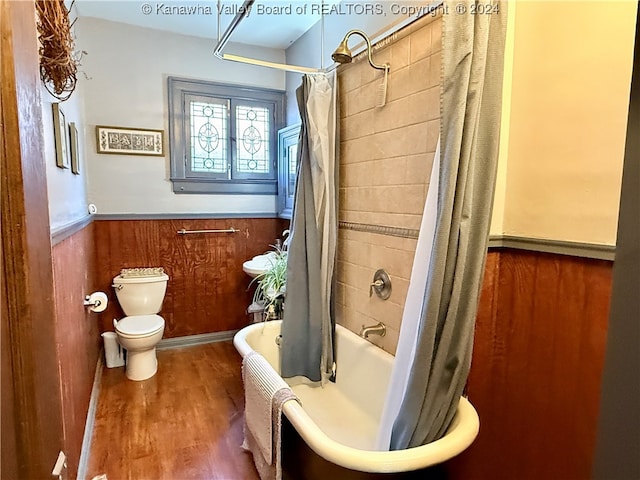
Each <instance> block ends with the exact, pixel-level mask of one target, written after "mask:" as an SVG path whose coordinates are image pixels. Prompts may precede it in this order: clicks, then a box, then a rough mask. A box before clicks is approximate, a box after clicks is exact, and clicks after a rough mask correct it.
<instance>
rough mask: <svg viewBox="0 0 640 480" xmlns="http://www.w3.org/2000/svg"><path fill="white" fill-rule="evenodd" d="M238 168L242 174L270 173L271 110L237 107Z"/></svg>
mask: <svg viewBox="0 0 640 480" xmlns="http://www.w3.org/2000/svg"><path fill="white" fill-rule="evenodd" d="M235 113H236V139H237V140H236V168H237V170H238V172H241V173H269V170H270V168H269V166H270V164H271V142H270V141H269V140H270V138H271V133H270V128H269V109H267V108H261V107H248V106H243V105H238V106H236V112H235Z"/></svg>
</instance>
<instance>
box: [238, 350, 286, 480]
mask: <svg viewBox="0 0 640 480" xmlns="http://www.w3.org/2000/svg"><path fill="white" fill-rule="evenodd" d="M242 379H243V381H244V396H245V407H244V415H245V427H246V429H245V442H244V447H245V448H247V449H248V450H250V451H251V452H252V453H253V457H254V463H255V464H256V467H257V469H258V472H259V473H260V478H262V479H263V480H265V479H267V478H269V479H270V478H277V479H279V478H280V477H281V472H280V424H281V415H282V406H283V405H284V403H285V402H286V401H288V400H291V399H295V398H296V397H295V395H294V394H293V392H291V389H290V388H289V386H288V385H287V384H286V383H285V381H284V380H283V379H282V378H281V377H280V376H279V375H278V374H277V373H276V372H275V370H274V369H273V367H271V365H270V364H269V362H268V361H267V360H266V359H265V358H264V357H263V356H262V355H260V354H259V353H257V352H251V353H249V354H248V355H246V356H245V357H244V358H243V359H242ZM274 445H275V447H276V449H277V452H276V458H275V461H274V455H273V447H274ZM258 450H259V452H258ZM258 456H260V457H262V458H258Z"/></svg>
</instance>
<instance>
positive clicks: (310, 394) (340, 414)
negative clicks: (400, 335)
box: [233, 321, 479, 478]
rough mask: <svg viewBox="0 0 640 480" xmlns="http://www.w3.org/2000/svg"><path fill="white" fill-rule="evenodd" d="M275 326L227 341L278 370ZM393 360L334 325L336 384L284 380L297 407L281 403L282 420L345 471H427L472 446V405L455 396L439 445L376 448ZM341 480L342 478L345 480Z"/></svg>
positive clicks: (242, 332)
mask: <svg viewBox="0 0 640 480" xmlns="http://www.w3.org/2000/svg"><path fill="white" fill-rule="evenodd" d="M281 323H282V322H281V321H271V322H262V323H256V324H253V325H250V326H248V327H245V328H243V329H242V330H240V331H239V332H238V333H237V334H236V335H235V337H234V340H233V343H234V345H235V347H236V349H237V350H238V352H239V353H240V355H242V356H243V357H244V356H245V355H247V354H248V353H249V352H251V351H252V350H255V351H257V352H259V353H260V354H261V355H262V356H263V357H265V359H266V360H267V361H268V362H269V363H270V364H271V366H272V367H273V368H274V370H275V371H276V372H278V373H279V370H280V362H279V355H280V352H279V347H278V345H277V344H276V338H277V337H278V335H279V334H280V325H281ZM393 358H394V357H393V356H392V355H390V354H388V353H387V352H385V351H384V350H382V349H380V348H378V347H376V346H375V345H373V344H372V343H370V342H368V341H367V340H365V339H363V338H361V337H359V336H358V335H356V334H354V333H353V332H351V331H349V330H347V329H346V328H343V327H342V326H340V325H337V326H336V361H337V365H338V367H337V375H336V382H335V383H332V382H329V383H327V384H326V385H325V386H324V387H321V386H320V385H319V384H318V383H316V382H310V381H309V380H308V379H306V378H304V377H293V378H289V379H285V381H286V382H287V383H288V384H289V385H290V387H291V389H292V390H293V392H294V393H295V394H296V395H297V397H298V398H299V399H300V401H301V404H300V403H298V402H296V401H289V402H287V403H285V404H284V407H283V412H284V415H285V417H286V419H287V420H288V421H289V423H290V424H291V425H292V426H293V428H295V431H296V432H297V434H298V435H299V436H300V437H301V438H302V439H303V440H304V443H306V446H308V447H309V448H310V450H312V451H313V452H315V454H317V455H318V456H320V457H321V458H322V459H324V460H326V461H327V462H329V463H330V464H333V465H336V466H338V467H342V468H344V469H348V470H351V471H355V472H368V473H394V472H411V471H415V470H421V469H428V468H429V467H432V466H434V465H437V464H440V463H442V462H444V461H446V460H449V459H450V458H452V457H454V456H456V455H458V454H459V453H460V452H462V451H463V450H465V449H466V448H467V447H468V446H469V445H471V443H472V442H473V441H474V439H475V438H476V436H477V434H478V429H479V421H478V415H477V413H476V411H475V409H474V408H473V406H472V405H471V403H469V401H467V399H465V398H461V399H460V403H459V405H458V411H457V413H456V416H455V417H454V419H453V422H452V424H451V426H450V427H449V430H448V431H447V434H446V435H445V436H444V437H443V438H441V439H440V440H437V441H435V442H432V443H429V444H427V445H422V446H420V447H415V448H409V449H406V450H398V451H390V452H389V451H385V452H380V451H375V450H374V444H375V440H376V434H377V429H378V422H379V420H380V418H381V416H382V409H383V404H384V400H385V394H386V390H387V385H388V382H389V378H390V376H391V368H392V365H393ZM283 428H284V427H283ZM285 433H286V432H283V451H282V461H283V464H285V463H286V462H287V454H288V453H290V452H291V451H292V449H291V448H289V447H286V448H285V446H284V436H285ZM297 450H299V449H297ZM294 463H295V462H294ZM303 463H304V462H303ZM283 468H284V467H283ZM293 478H302V476H300V475H297V476H294V477H293ZM310 478H312V477H310ZM319 478H323V477H319ZM334 478H335V477H334ZM340 478H347V475H342V476H340ZM353 478H356V477H353ZM358 478H360V477H358ZM362 478H369V477H367V476H365V477H362ZM420 478H423V477H420Z"/></svg>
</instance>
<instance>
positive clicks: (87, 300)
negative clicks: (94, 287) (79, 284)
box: [82, 295, 102, 308]
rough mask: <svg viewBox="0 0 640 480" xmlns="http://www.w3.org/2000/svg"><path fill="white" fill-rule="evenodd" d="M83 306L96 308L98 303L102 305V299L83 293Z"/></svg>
mask: <svg viewBox="0 0 640 480" xmlns="http://www.w3.org/2000/svg"><path fill="white" fill-rule="evenodd" d="M82 304H83V305H84V306H85V307H94V308H98V307H99V306H100V305H102V300H101V299H99V298H94V299H92V298H91V295H85V296H84V302H83V303H82Z"/></svg>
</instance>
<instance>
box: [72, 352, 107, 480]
mask: <svg viewBox="0 0 640 480" xmlns="http://www.w3.org/2000/svg"><path fill="white" fill-rule="evenodd" d="M103 358H104V349H102V348H101V349H100V353H99V355H98V363H97V364H96V373H95V375H94V377H93V386H92V387H91V398H90V400H89V410H88V411H87V421H86V423H85V425H84V435H83V437H82V448H81V450H80V460H79V461H78V477H77V478H79V479H80V480H84V479H85V478H87V470H88V468H89V456H90V455H91V439H92V438H93V427H94V425H95V421H96V412H97V410H98V398H99V397H100V379H101V378H102V370H103V369H104V361H103V360H102V359H103Z"/></svg>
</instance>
